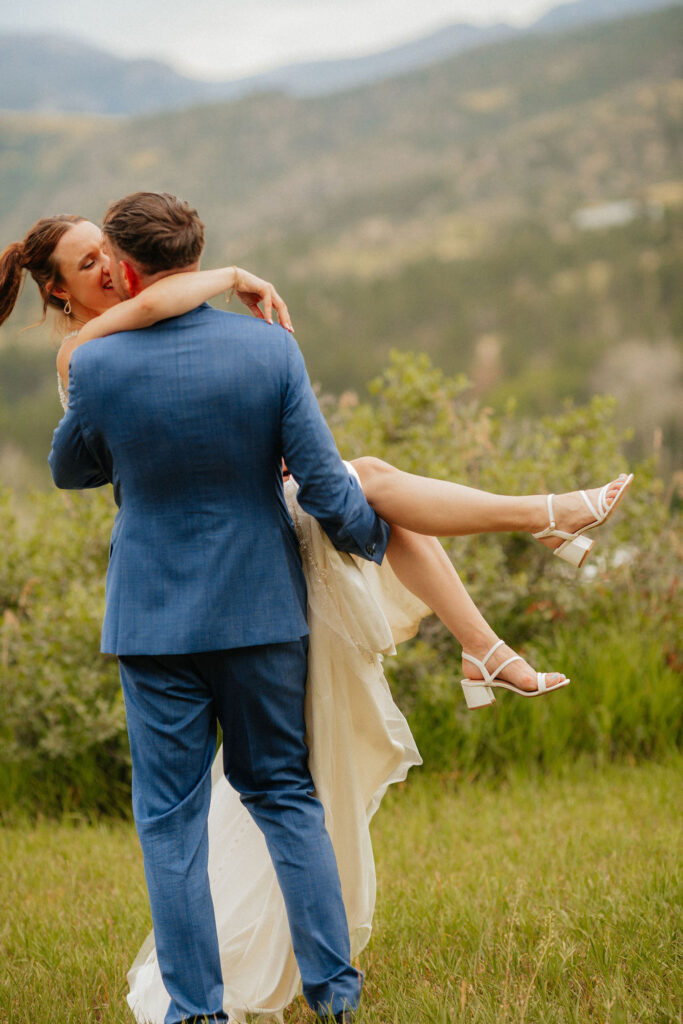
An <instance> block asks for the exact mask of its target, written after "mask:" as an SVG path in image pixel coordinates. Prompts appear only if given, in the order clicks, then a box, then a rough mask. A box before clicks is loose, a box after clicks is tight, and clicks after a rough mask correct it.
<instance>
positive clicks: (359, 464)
mask: <svg viewBox="0 0 683 1024" xmlns="http://www.w3.org/2000/svg"><path fill="white" fill-rule="evenodd" d="M351 465H352V466H353V468H354V469H355V470H356V472H357V473H358V476H359V477H360V482H361V486H362V488H363V493H364V494H365V497H366V498H367V500H368V501H369V502H370V504H372V501H373V498H377V497H378V496H379V495H380V494H381V493H382V489H383V488H384V486H385V485H386V483H387V481H388V480H389V479H390V478H391V477H392V476H393V475H395V474H396V473H398V470H397V469H396V467H395V466H392V465H391V464H390V463H388V462H384V461H383V460H382V459H377V458H375V456H374V455H363V456H361V458H360V459H354V460H353V462H352V463H351Z"/></svg>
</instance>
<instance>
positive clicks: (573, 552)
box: [532, 473, 633, 569]
mask: <svg viewBox="0 0 683 1024" xmlns="http://www.w3.org/2000/svg"><path fill="white" fill-rule="evenodd" d="M632 480H633V473H630V474H629V475H628V476H627V477H625V478H624V480H623V482H622V484H621V486H620V488H619V490H618V491H617V493H616V494H615V496H614V498H613V499H612V501H611V502H610V503H609V505H608V504H607V492H608V491H609V488H610V484H605V486H604V487H603V488H602V490H601V491H600V494H599V495H598V507H597V510H596V509H595V508H594V506H593V502H592V501H591V500H590V498H589V497H588V495H587V494H586V492H585V491H579V494H580V495H581V497H582V498H583V500H584V501H585V503H586V506H587V507H588V511H589V512H590V513H591V515H592V516H593V520H594V521H593V522H592V523H588V525H587V526H582V527H581V529H580V530H577V531H576V532H575V533H566V532H565V531H564V530H558V529H557V527H556V525H555V516H554V514H553V498H554V497H555V495H554V494H549V495H548V522H549V525H548V526H546V528H545V530H541V531H540V532H539V533H534V534H532V536H533V537H535V538H536V540H543V539H544V538H545V537H559V538H560V539H561V540H562V541H563V542H564V543H562V544H560V545H559V546H558V547H556V548H554V549H553V554H554V555H557V556H558V557H559V558H563V559H564V560H565V562H569V563H570V564H571V565H575V566H576V568H577V569H580V568H581V566H582V565H583V563H584V561H585V560H586V558H587V557H588V555H589V554H590V551H591V548H592V547H593V544H594V543H595V542H594V541H592V540H590V538H588V537H584V536H583V535H584V534H585V533H586V532H587V531H588V530H594V529H595V527H596V526H602V524H603V523H604V522H606V521H607V520H608V519H609V517H610V516H611V515H612V513H613V512H614V510H615V508H616V507H617V505H618V504H619V502H620V501H621V499H622V498H623V496H624V495H625V494H626V491H627V490H628V488H629V487H630V486H631V481H632Z"/></svg>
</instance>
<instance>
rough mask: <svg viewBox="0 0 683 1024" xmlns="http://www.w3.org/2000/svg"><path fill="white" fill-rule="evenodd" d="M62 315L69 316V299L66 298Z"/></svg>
mask: <svg viewBox="0 0 683 1024" xmlns="http://www.w3.org/2000/svg"><path fill="white" fill-rule="evenodd" d="M64 315H65V316H71V299H67V300H66V302H65V303H64Z"/></svg>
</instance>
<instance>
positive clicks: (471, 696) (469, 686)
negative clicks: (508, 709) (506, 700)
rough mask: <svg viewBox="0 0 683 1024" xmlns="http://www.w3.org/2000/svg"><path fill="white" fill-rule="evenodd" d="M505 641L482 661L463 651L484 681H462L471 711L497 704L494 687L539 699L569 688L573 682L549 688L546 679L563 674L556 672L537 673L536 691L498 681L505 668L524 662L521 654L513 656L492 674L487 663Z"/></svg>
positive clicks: (565, 680)
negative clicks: (543, 695) (565, 687)
mask: <svg viewBox="0 0 683 1024" xmlns="http://www.w3.org/2000/svg"><path fill="white" fill-rule="evenodd" d="M504 643H505V641H504V640H497V641H496V643H495V644H494V645H493V647H492V648H491V650H490V651H489V652H488V654H487V655H486V657H485V658H484V659H483V660H482V661H480V660H479V658H475V657H474V655H472V654H465V652H464V651H463V653H462V656H463V658H464V659H465V660H466V661H471V662H472V664H473V665H476V666H477V668H478V669H479V671H480V672H481V674H482V676H483V678H482V679H466V678H465V679H462V680H461V685H462V692H463V693H464V694H465V700H466V701H467V707H468V708H469V709H470V711H473V710H474V709H475V708H485V707H488V705H489V704H495V702H496V698H495V697H494V695H493V689H492V687H494V686H502V687H503V689H505V690H511V691H512V693H517V694H519V696H520V697H539V696H540V695H541V694H542V693H550V692H551V691H552V692H554V691H555V690H561V689H562V687H563V686H568V685H569V683H570V682H571V680H569V679H562V680H561V681H560V682H559V683H555V685H554V686H548V685H547V684H546V677H547V676H552V675H560V674H561V673H559V672H558V673H555V672H537V673H536V686H537V689H535V690H520V688H519V687H518V686H515V685H514V683H506V682H505V680H504V679H497V678H496V676H498V674H499V673H500V672H502V671H503V669H504V668H507V666H508V665H509V664H510V663H511V662H513V661H522V660H523V659H522V658H520V656H519V654H513V655H512V657H511V658H507V659H506V660H505V661H504V662H503V663H502V665H499V666H498V668H497V669H496V671H495V672H494V673H493V674H492V673H491V672H489V670H488V669H487V667H486V662H487V661H488V660H489V658H490V657H491V655H492V654H493V652H494V651H497V650H498V648H499V647H500V646H501V645H502V644H504Z"/></svg>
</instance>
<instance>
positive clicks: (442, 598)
mask: <svg viewBox="0 0 683 1024" xmlns="http://www.w3.org/2000/svg"><path fill="white" fill-rule="evenodd" d="M387 557H388V559H389V562H390V564H391V567H392V569H393V570H394V572H395V573H396V575H397V576H398V578H399V579H400V581H401V583H403V585H404V586H405V587H407V588H408V590H410V591H412V593H413V594H415V596H416V597H419V598H420V600H422V601H424V603H425V604H426V605H428V607H429V608H431V609H432V611H433V612H434V613H435V614H436V615H437V616H438V617H439V618H440V619H441V621H442V622H443V624H444V626H445V627H446V629H448V630H449V632H451V633H452V634H453V636H454V637H455V638H456V640H458V641H459V643H460V644H462V647H463V650H464V651H466V652H467V653H468V654H473V655H474V656H475V657H476V658H479V659H482V658H483V657H484V655H485V654H486V653H487V652H488V651H489V650H490V649H491V647H492V646H493V644H494V643H495V642H496V639H497V637H496V634H495V633H494V631H493V630H492V629H491V627H490V626H489V624H488V622H487V621H486V619H485V618H484V616H483V615H482V614H481V612H480V611H479V609H478V608H477V606H476V604H475V603H474V601H473V600H472V598H471V597H470V595H469V594H468V593H467V590H466V589H465V586H464V584H463V582H462V580H461V579H460V577H459V576H458V574H457V572H456V571H455V569H454V567H453V564H452V562H451V560H450V559H449V557H448V555H447V554H446V552H445V551H444V549H443V548H442V547H441V544H440V543H439V542H438V540H437V539H436V538H435V537H426V536H424V535H423V534H417V533H412V532H411V531H410V530H405V529H403V528H402V527H400V526H396V525H395V524H392V527H391V538H390V540H389V546H388V548H387ZM513 653H514V652H513V651H512V650H511V649H510V648H509V647H507V646H504V647H500V648H499V649H498V650H497V651H496V652H495V655H494V656H493V658H492V659H491V662H490V664H489V666H488V667H489V669H490V670H491V671H493V670H494V669H495V668H496V667H497V666H498V665H500V664H501V663H502V662H503V661H505V659H506V658H509V657H510V656H511V655H512V654H513ZM463 673H464V674H465V675H466V676H468V677H469V678H471V679H477V678H481V676H480V674H479V673H478V671H477V669H476V668H475V667H474V666H473V665H472V664H471V663H470V662H463ZM504 678H505V679H506V680H507V681H508V682H510V683H513V684H514V685H515V686H518V687H520V689H524V690H535V689H536V673H535V671H534V670H533V669H532V668H531V666H530V665H528V664H527V663H526V662H525V661H515V662H513V663H512V664H511V665H509V666H508V667H507V668H506V669H505V672H504ZM563 678H564V677H563V676H562V675H560V674H559V673H553V674H552V675H549V676H548V678H547V684H548V686H549V687H552V686H555V685H556V684H557V683H559V682H560V680H561V679H563Z"/></svg>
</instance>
